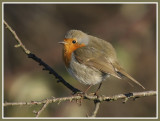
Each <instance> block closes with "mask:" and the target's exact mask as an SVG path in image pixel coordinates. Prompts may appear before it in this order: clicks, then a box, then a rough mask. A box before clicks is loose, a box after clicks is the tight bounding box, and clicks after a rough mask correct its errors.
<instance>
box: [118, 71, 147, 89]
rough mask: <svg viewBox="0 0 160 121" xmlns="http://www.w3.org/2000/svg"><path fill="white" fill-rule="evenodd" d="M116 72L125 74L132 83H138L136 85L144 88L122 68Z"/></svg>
mask: <svg viewBox="0 0 160 121" xmlns="http://www.w3.org/2000/svg"><path fill="white" fill-rule="evenodd" d="M118 73H120V74H122V75H124V76H126V77H127V78H129V79H130V80H131V81H133V82H134V83H136V84H138V85H139V86H141V87H142V88H143V89H145V88H144V86H143V85H142V84H141V83H139V82H138V81H137V80H135V79H134V78H133V77H131V76H130V75H129V74H128V73H126V72H125V71H124V70H123V69H121V70H120V71H118Z"/></svg>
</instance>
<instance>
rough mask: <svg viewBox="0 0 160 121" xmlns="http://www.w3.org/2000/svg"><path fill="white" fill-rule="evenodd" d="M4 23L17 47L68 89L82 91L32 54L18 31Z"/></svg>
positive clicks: (75, 91)
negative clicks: (18, 34)
mask: <svg viewBox="0 0 160 121" xmlns="http://www.w3.org/2000/svg"><path fill="white" fill-rule="evenodd" d="M4 24H5V26H6V28H8V30H9V31H10V32H11V33H12V35H13V36H14V38H15V39H16V41H17V42H18V44H17V45H15V47H21V48H22V50H23V51H24V52H25V54H27V55H28V57H29V58H32V59H33V60H35V61H36V62H37V63H39V65H42V66H43V67H44V68H43V70H47V71H49V73H50V74H53V75H54V76H55V78H56V79H58V81H57V82H61V83H62V84H63V85H65V86H66V87H67V88H68V89H70V90H71V91H72V92H73V93H77V92H81V91H80V90H79V89H77V88H75V87H73V86H72V85H70V84H69V83H68V82H66V81H65V80H64V79H63V78H62V77H61V76H60V75H59V74H58V73H57V72H55V71H54V70H53V69H52V68H51V67H50V66H49V65H47V64H46V63H45V62H43V61H42V60H41V59H40V58H38V57H37V56H36V55H35V54H32V53H31V52H30V51H29V50H28V49H27V48H26V47H25V46H24V45H23V43H22V41H21V40H20V39H19V37H18V36H17V34H16V32H15V31H14V30H13V29H12V28H11V27H10V26H9V25H8V23H7V22H6V21H5V20H4Z"/></svg>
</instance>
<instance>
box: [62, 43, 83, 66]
mask: <svg viewBox="0 0 160 121" xmlns="http://www.w3.org/2000/svg"><path fill="white" fill-rule="evenodd" d="M84 46H85V45H84V44H75V45H72V46H71V45H68V44H66V45H64V50H63V51H64V55H63V60H64V62H65V65H66V67H69V64H70V61H71V56H72V53H73V52H74V51H75V50H76V49H78V48H80V47H84Z"/></svg>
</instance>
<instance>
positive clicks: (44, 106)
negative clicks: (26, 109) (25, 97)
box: [36, 100, 49, 117]
mask: <svg viewBox="0 0 160 121" xmlns="http://www.w3.org/2000/svg"><path fill="white" fill-rule="evenodd" d="M48 104H49V101H48V100H47V101H46V103H44V104H43V106H42V108H41V109H40V110H39V111H38V112H36V117H39V115H40V114H41V113H42V111H43V110H44V109H45V108H46V107H47V105H48Z"/></svg>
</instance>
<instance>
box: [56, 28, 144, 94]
mask: <svg viewBox="0 0 160 121" xmlns="http://www.w3.org/2000/svg"><path fill="white" fill-rule="evenodd" d="M59 43H60V44H63V51H62V53H63V54H62V55H63V61H64V64H65V67H66V69H67V71H68V72H69V73H70V74H71V75H72V76H73V77H74V78H75V79H76V80H78V81H79V82H80V83H82V84H85V85H89V87H88V88H87V89H86V91H85V92H87V91H88V89H89V88H90V87H92V86H93V85H96V84H99V87H98V89H97V91H96V92H98V90H99V89H100V87H101V85H102V82H103V81H104V80H106V79H107V78H108V77H110V76H113V77H116V78H118V79H123V78H124V77H127V78H129V80H131V81H133V82H134V83H136V84H137V85H139V86H140V87H142V88H143V89H145V88H144V86H143V85H142V84H141V83H140V82H138V81H137V80H136V79H134V78H133V77H132V76H130V75H129V74H128V73H127V72H126V71H125V70H124V69H123V68H122V66H121V65H120V64H119V62H118V59H117V55H116V51H115V49H114V47H113V46H112V45H111V43H109V42H108V41H105V40H103V39H100V38H98V37H95V36H92V35H89V34H87V33H85V32H82V31H81V30H69V31H68V32H67V33H66V34H65V37H64V41H62V42H59Z"/></svg>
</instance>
